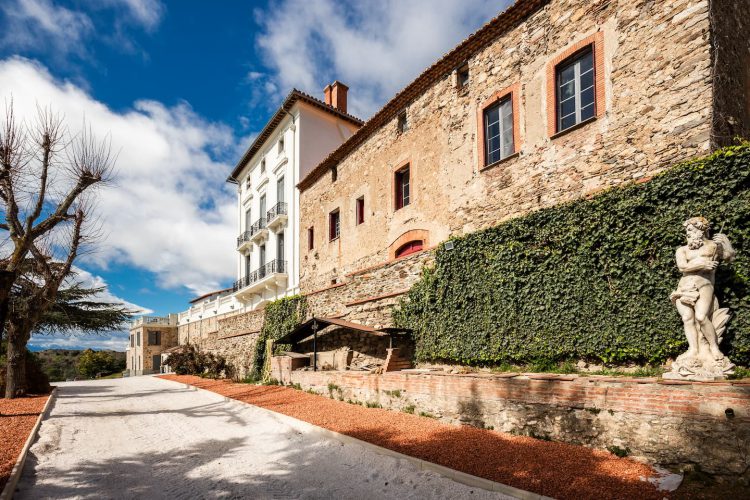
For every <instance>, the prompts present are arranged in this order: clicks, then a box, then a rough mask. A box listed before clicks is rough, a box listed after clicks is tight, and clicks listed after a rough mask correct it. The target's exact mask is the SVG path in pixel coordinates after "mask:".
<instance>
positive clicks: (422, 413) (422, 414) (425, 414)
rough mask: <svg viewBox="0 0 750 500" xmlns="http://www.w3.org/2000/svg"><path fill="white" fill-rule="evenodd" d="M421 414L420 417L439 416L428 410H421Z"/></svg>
mask: <svg viewBox="0 0 750 500" xmlns="http://www.w3.org/2000/svg"><path fill="white" fill-rule="evenodd" d="M419 416H420V417H427V418H437V417H436V416H435V415H433V414H432V413H428V412H426V411H420V412H419Z"/></svg>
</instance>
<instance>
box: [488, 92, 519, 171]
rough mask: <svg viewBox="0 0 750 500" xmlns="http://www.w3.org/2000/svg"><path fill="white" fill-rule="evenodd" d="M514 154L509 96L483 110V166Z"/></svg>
mask: <svg viewBox="0 0 750 500" xmlns="http://www.w3.org/2000/svg"><path fill="white" fill-rule="evenodd" d="M514 152H515V145H514V144H513V100H512V98H511V96H508V97H507V98H506V99H503V100H502V101H500V102H498V103H497V104H494V105H492V106H490V107H488V108H487V109H485V110H484V164H485V165H491V164H493V163H495V162H496V161H499V160H501V159H503V158H506V157H508V156H510V155H512V154H513V153H514Z"/></svg>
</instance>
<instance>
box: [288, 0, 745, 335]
mask: <svg viewBox="0 0 750 500" xmlns="http://www.w3.org/2000/svg"><path fill="white" fill-rule="evenodd" d="M748 11H750V2H748V1H747V0H742V1H741V2H718V1H709V0H670V1H666V0H657V1H652V2H632V1H627V0H598V1H593V2H579V1H573V0H548V1H545V0H519V1H517V2H516V3H515V4H514V5H513V6H511V7H510V8H508V9H507V10H506V11H505V12H503V13H501V14H500V15H499V16H498V17H496V18H495V19H493V20H491V21H490V22H489V23H487V24H486V25H485V26H484V27H482V28H481V29H480V30H479V31H477V32H476V33H475V34H473V35H472V36H470V37H469V38H467V39H466V40H465V41H464V42H462V43H461V44H460V45H458V46H457V47H455V48H454V49H453V50H451V51H450V52H448V53H447V54H446V55H444V56H443V57H442V58H441V59H440V60H438V61H437V62H436V63H434V64H433V65H432V66H430V67H429V68H427V69H426V70H425V71H424V72H423V73H422V74H421V75H420V76H419V77H417V79H416V80H414V81H413V82H412V83H410V84H409V85H408V86H407V87H405V88H404V89H403V90H402V91H401V92H399V93H398V94H397V95H396V96H394V97H393V98H392V99H391V100H390V101H389V102H388V103H387V104H386V105H385V106H384V107H383V108H382V109H381V110H379V111H378V112H377V113H376V114H375V115H374V116H373V117H372V118H371V119H370V120H369V121H367V122H366V123H365V124H364V125H363V126H362V128H360V129H359V130H358V131H357V132H356V133H355V134H354V135H353V136H352V137H351V138H349V140H347V141H346V142H344V143H343V144H342V145H341V146H340V147H339V148H337V149H336V150H335V151H334V152H333V153H331V154H330V155H329V156H328V157H327V158H326V159H325V160H323V161H322V162H321V163H320V164H319V165H318V166H317V167H315V169H314V170H312V172H311V173H310V174H309V175H307V176H306V177H305V178H304V179H303V180H302V181H301V182H300V183H299V185H298V187H299V189H300V193H301V194H300V217H301V220H302V226H301V227H300V236H299V238H300V244H301V248H300V255H301V265H300V289H301V291H302V292H303V293H305V294H306V295H308V297H309V303H310V305H311V310H312V312H313V313H315V314H316V315H321V316H326V315H331V316H333V315H335V316H336V317H346V319H348V320H350V321H352V320H353V321H363V322H366V323H368V324H372V325H378V324H383V323H387V322H388V317H389V311H390V309H391V306H392V305H393V304H394V303H395V301H396V300H397V298H398V296H399V295H401V294H403V293H405V291H407V290H408V289H409V287H410V286H411V285H412V284H413V282H414V281H415V280H416V279H417V278H418V276H419V273H420V271H421V268H422V266H423V265H424V263H425V262H429V260H430V257H429V254H430V252H425V250H428V249H430V248H433V247H434V246H435V245H437V244H439V243H440V242H443V241H445V240H447V239H448V238H450V237H451V236H455V235H462V234H466V233H469V232H473V231H476V230H479V229H482V228H487V227H490V226H493V225H497V224H498V223H500V222H501V221H503V220H506V219H509V218H512V217H516V216H519V215H523V214H525V213H528V212H530V211H533V210H537V209H540V208H543V207H549V206H552V205H555V204H559V203H562V202H566V201H569V200H573V199H576V198H580V197H585V196H588V195H591V194H592V193H595V192H597V191H600V190H602V189H606V188H609V187H612V186H616V185H618V184H621V183H625V182H632V181H636V182H645V181H648V179H649V178H650V177H651V176H652V175H654V174H655V173H657V172H659V171H660V170H662V169H663V168H665V167H667V166H669V165H671V164H674V163H676V162H679V161H681V160H685V159H688V158H691V157H695V156H698V155H703V154H705V153H707V152H708V151H710V150H711V149H712V148H714V147H716V146H719V145H723V144H726V143H728V142H730V141H731V140H732V138H733V137H735V136H747V132H748V124H749V123H750V120H748V115H749V114H750V105H749V102H748V99H747V95H746V94H747V93H746V91H747V89H748V81H750V78H748V69H747V68H748V67H750V66H748V64H747V62H748V59H749V58H748V33H750V28H749V24H748V22H747V18H746V16H745V15H744V14H743V12H744V13H746V12H748Z"/></svg>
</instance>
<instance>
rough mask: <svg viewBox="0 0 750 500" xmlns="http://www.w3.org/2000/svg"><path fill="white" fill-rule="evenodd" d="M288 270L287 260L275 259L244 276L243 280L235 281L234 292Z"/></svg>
mask: <svg viewBox="0 0 750 500" xmlns="http://www.w3.org/2000/svg"><path fill="white" fill-rule="evenodd" d="M286 269H287V268H286V261H285V260H278V259H274V260H272V261H270V262H268V263H266V264H265V265H263V266H261V267H259V268H258V269H256V270H255V271H253V272H251V273H250V274H248V275H247V276H243V277H242V278H241V279H238V280H237V281H235V282H234V285H232V290H233V291H235V292H236V291H237V290H241V289H243V288H245V287H246V286H250V285H252V284H253V283H255V282H257V281H260V280H262V279H263V278H265V277H267V276H271V275H272V274H276V273H285V272H286Z"/></svg>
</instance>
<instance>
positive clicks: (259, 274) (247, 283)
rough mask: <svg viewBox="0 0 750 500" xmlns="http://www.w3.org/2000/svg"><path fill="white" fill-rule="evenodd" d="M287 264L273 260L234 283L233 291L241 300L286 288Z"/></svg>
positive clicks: (283, 261)
mask: <svg viewBox="0 0 750 500" xmlns="http://www.w3.org/2000/svg"><path fill="white" fill-rule="evenodd" d="M287 277H288V276H287V263H286V261H285V260H272V261H271V262H268V263H267V264H265V265H264V266H261V267H260V268H258V269H256V270H255V271H253V272H251V273H250V274H248V275H247V276H245V277H243V278H242V279H239V280H237V281H235V282H234V286H232V291H233V292H234V293H235V297H237V298H238V299H239V300H242V299H245V298H247V297H249V296H251V295H258V294H262V292H263V291H264V290H275V289H276V288H278V287H283V288H286V283H287Z"/></svg>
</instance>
